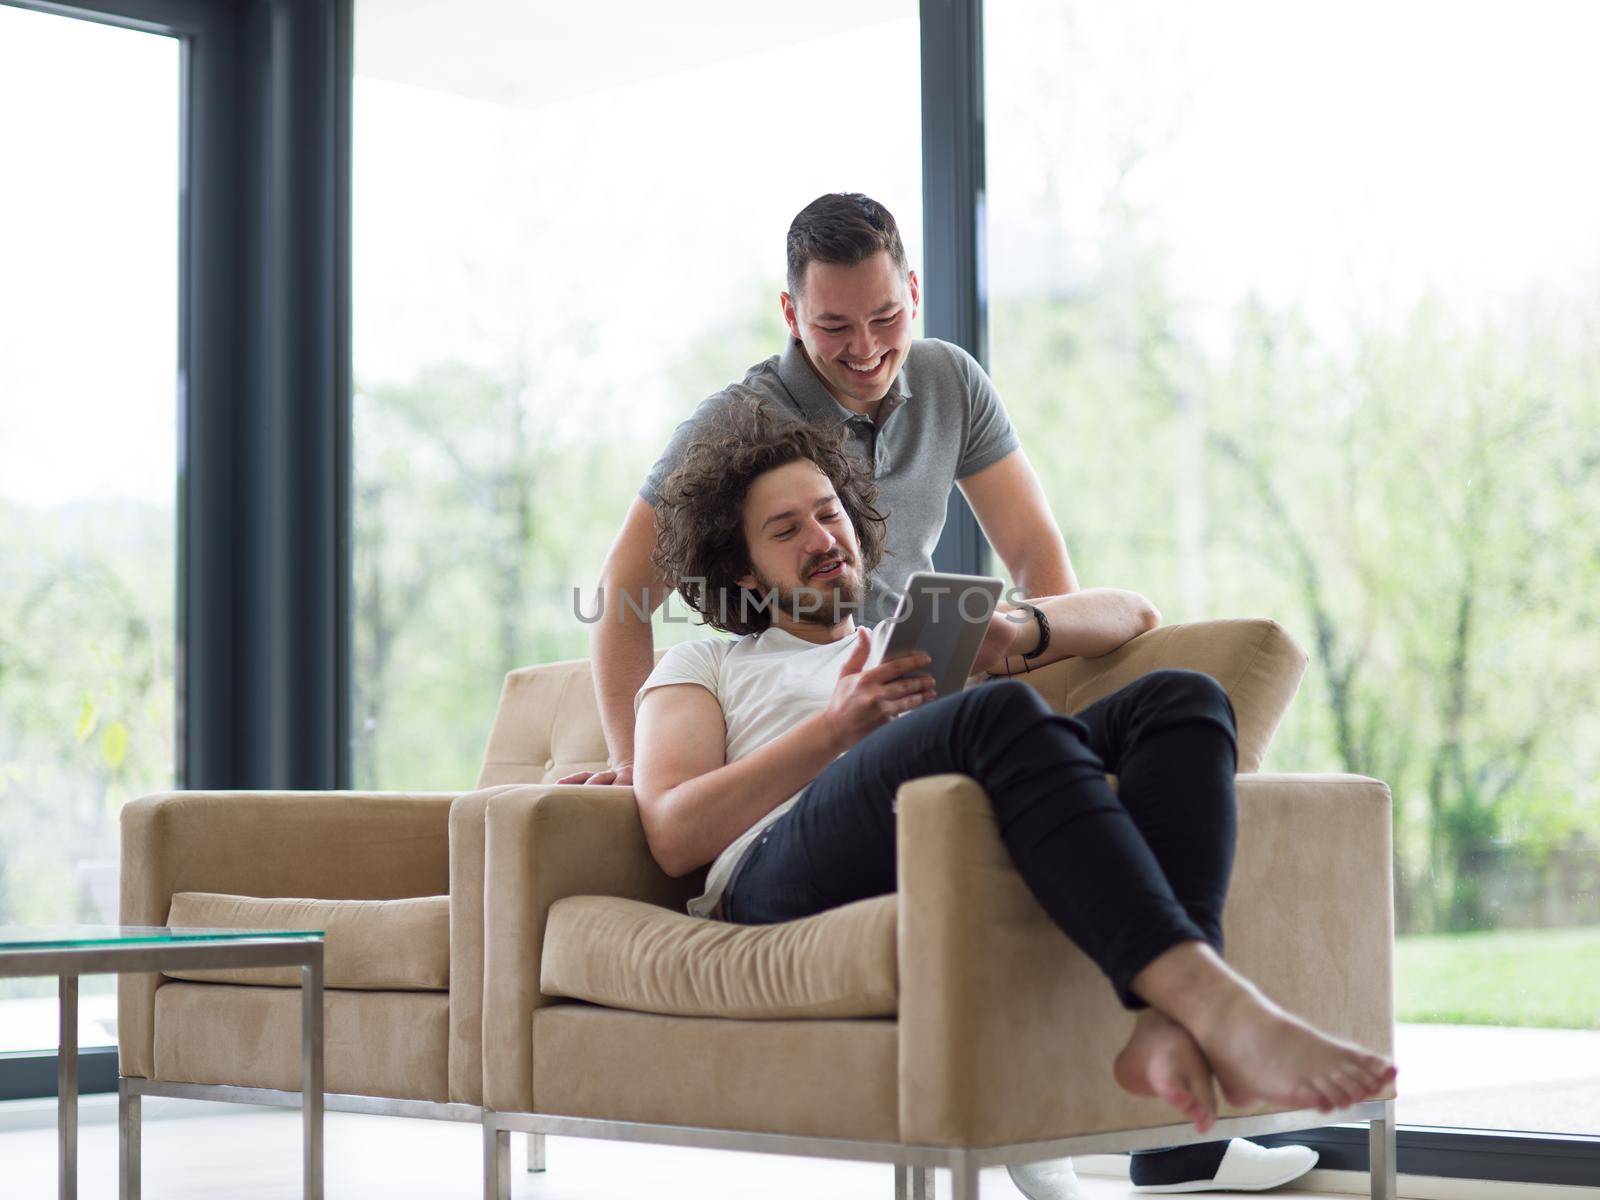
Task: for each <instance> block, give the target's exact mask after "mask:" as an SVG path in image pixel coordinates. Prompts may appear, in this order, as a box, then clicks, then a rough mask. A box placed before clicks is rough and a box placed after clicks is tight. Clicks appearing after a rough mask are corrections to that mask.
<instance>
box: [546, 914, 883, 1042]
mask: <svg viewBox="0 0 1600 1200" xmlns="http://www.w3.org/2000/svg"><path fill="white" fill-rule="evenodd" d="M896 919H897V905H896V900H895V897H894V896H893V895H887V896H876V897H874V898H872V899H870V900H861V901H857V902H856V903H854V904H846V905H844V906H843V907H841V908H834V909H829V910H828V911H827V912H824V913H818V914H817V915H816V916H814V917H806V918H804V919H802V920H799V921H786V922H784V923H782V924H779V925H730V924H727V923H725V922H722V921H706V920H702V919H700V918H697V917H690V916H686V915H684V914H683V913H678V912H673V911H671V910H670V909H665V908H658V907H656V906H655V905H653V904H643V903H641V902H639V901H637V900H621V899H617V898H616V897H613V896H569V897H567V898H566V899H564V900H558V901H556V903H555V904H553V905H552V906H551V908H550V919H549V923H548V924H547V926H546V928H545V935H544V958H543V961H542V963H541V970H540V977H539V987H540V990H541V991H542V992H543V993H544V994H545V995H547V996H564V997H567V998H569V999H573V1000H587V1001H589V1002H590V1003H593V1004H603V1005H606V1006H607V1007H608V1008H621V1009H628V1010H630V1011H634V1012H650V1013H662V1014H665V1015H668V1016H685V1017H740V1018H745V1019H763V1018H764V1019H769V1020H779V1019H784V1018H794V1017H887V1016H893V1015H894V1014H895V1012H896V1010H897V1009H898V1007H899V995H900V989H899V963H898V960H897V957H896V951H895V937H896Z"/></svg>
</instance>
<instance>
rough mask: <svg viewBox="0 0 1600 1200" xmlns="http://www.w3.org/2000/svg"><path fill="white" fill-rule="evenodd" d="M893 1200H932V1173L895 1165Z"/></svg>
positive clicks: (924, 1168)
mask: <svg viewBox="0 0 1600 1200" xmlns="http://www.w3.org/2000/svg"><path fill="white" fill-rule="evenodd" d="M894 1200H933V1171H932V1170H931V1169H930V1168H928V1167H908V1166H906V1165H905V1164H904V1163H895V1165H894Z"/></svg>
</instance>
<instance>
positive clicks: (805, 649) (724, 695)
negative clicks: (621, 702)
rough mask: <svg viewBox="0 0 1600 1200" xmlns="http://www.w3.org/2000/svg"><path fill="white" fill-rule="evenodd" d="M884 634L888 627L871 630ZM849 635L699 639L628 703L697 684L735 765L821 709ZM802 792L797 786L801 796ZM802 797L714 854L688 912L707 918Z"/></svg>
mask: <svg viewBox="0 0 1600 1200" xmlns="http://www.w3.org/2000/svg"><path fill="white" fill-rule="evenodd" d="M879 629H882V630H885V631H886V630H887V629H888V622H887V621H884V622H880V624H879V626H878V627H877V628H875V629H874V631H873V632H874V634H875V635H877V634H878V632H879ZM855 643H856V638H855V636H854V635H852V636H850V637H846V638H840V639H839V640H838V641H837V642H829V643H828V644H826V645H822V646H819V645H816V644H815V643H813V642H808V641H805V640H804V639H802V638H797V637H795V636H794V634H792V633H787V632H785V631H784V630H782V629H778V628H777V627H772V628H769V629H766V630H763V631H762V632H761V633H754V634H748V635H746V636H745V637H742V638H738V639H732V638H722V637H716V638H701V639H700V640H698V641H693V642H681V643H679V644H678V645H676V646H673V647H672V648H671V649H670V650H668V651H667V652H666V654H665V655H663V656H662V658H661V661H660V662H658V663H657V664H656V669H655V670H654V671H651V672H650V677H649V678H648V679H646V680H645V681H644V686H643V687H641V688H640V689H639V694H638V695H637V696H635V697H634V699H633V708H634V712H638V711H639V702H640V700H642V699H643V697H644V694H645V693H646V692H648V691H649V690H650V689H651V688H658V687H665V686H667V685H668V684H674V683H696V684H699V685H700V686H701V687H703V688H705V689H706V691H708V692H710V693H711V694H712V695H713V696H715V697H716V698H717V702H718V703H719V704H720V705H722V716H723V720H724V721H725V722H726V723H727V730H728V736H727V744H726V747H725V752H726V755H727V761H728V762H730V763H733V762H738V761H739V760H740V759H741V758H744V757H745V756H746V755H750V754H754V753H755V752H756V751H757V750H759V749H761V747H763V746H765V745H766V744H767V743H768V742H770V741H773V740H774V739H776V738H779V737H782V736H783V735H784V734H786V733H788V732H789V731H790V730H792V729H793V728H794V727H795V726H796V725H798V724H799V723H800V722H801V721H804V720H805V719H806V718H807V717H810V716H813V715H815V714H816V713H819V712H821V711H822V710H823V709H824V708H826V707H827V705H828V701H829V699H830V698H831V697H832V696H833V689H834V685H835V684H837V683H838V682H839V668H840V667H842V666H843V665H844V661H845V659H847V658H849V657H850V649H851V647H852V646H854V645H855ZM803 790H804V789H802V791H803ZM799 798H800V792H796V793H795V794H794V795H792V796H790V797H789V798H788V799H787V800H785V801H784V802H783V803H782V804H780V805H778V806H777V807H776V808H774V809H773V810H772V811H771V812H769V813H768V814H767V815H766V816H764V817H762V818H761V819H760V820H759V821H757V822H756V823H755V824H754V825H752V826H750V828H749V829H747V830H745V831H744V833H742V834H740V835H739V836H738V837H737V838H735V839H734V841H733V843H732V844H731V845H730V846H729V847H728V848H727V849H726V850H724V851H723V852H722V853H721V854H719V855H717V858H716V861H715V862H713V863H712V864H711V871H710V873H709V874H708V875H707V876H706V890H705V892H704V894H702V895H700V896H697V897H695V899H693V900H691V901H690V902H689V915H690V916H695V917H708V916H710V915H711V913H712V910H713V909H715V908H716V906H717V900H718V899H719V898H720V897H721V895H722V893H723V890H724V889H725V888H726V887H727V886H728V879H729V877H730V876H731V875H732V874H733V868H734V867H735V866H737V865H738V863H739V857H740V855H742V854H743V853H744V852H745V849H746V847H748V846H749V845H750V843H751V842H753V841H755V839H756V838H757V837H758V836H760V833H761V831H762V830H763V829H765V828H766V827H767V826H768V825H771V824H772V823H773V822H774V821H776V820H777V819H778V818H779V817H781V816H783V814H784V813H786V812H788V811H789V810H790V809H791V808H793V807H794V802H795V801H796V800H798V799H799Z"/></svg>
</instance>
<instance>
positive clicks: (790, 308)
mask: <svg viewBox="0 0 1600 1200" xmlns="http://www.w3.org/2000/svg"><path fill="white" fill-rule="evenodd" d="M778 304H779V305H780V306H781V307H782V309H783V321H784V324H786V325H788V326H789V333H790V336H792V337H799V336H800V315H799V312H798V310H797V309H796V308H795V305H794V297H793V296H791V295H789V293H788V292H779V293H778Z"/></svg>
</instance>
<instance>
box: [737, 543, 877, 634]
mask: <svg viewBox="0 0 1600 1200" xmlns="http://www.w3.org/2000/svg"><path fill="white" fill-rule="evenodd" d="M854 567H855V564H854V563H853V562H851V561H850V560H849V559H845V560H844V566H843V567H842V568H841V569H840V571H839V574H838V575H837V576H836V577H834V578H833V579H827V580H815V579H811V578H810V576H807V582H805V583H803V584H801V585H800V586H799V587H793V588H786V587H779V586H778V585H777V584H775V583H773V582H772V581H771V580H769V579H767V578H765V577H764V576H763V575H762V574H761V573H760V572H759V571H757V572H754V574H755V577H756V583H757V584H759V585H760V588H761V598H762V599H763V600H766V598H767V597H768V596H771V597H772V602H771V604H770V606H769V607H768V610H767V611H768V612H777V611H782V612H785V613H788V614H789V616H791V617H793V618H794V619H795V620H796V621H799V622H801V623H802V624H806V625H820V626H823V627H824V628H827V627H829V626H832V625H837V624H838V623H839V622H840V621H842V620H844V619H845V617H847V616H853V617H856V618H857V619H858V620H859V619H860V616H861V594H862V591H863V590H864V589H863V588H862V586H861V584H860V582H858V576H856V575H855V573H854ZM813 569H815V568H813Z"/></svg>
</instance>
